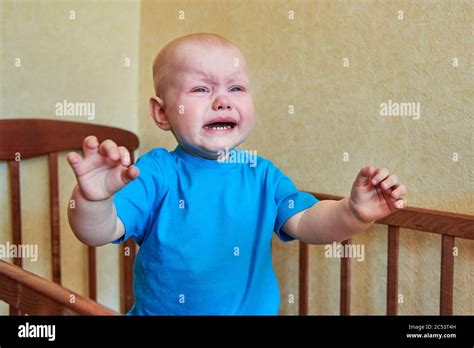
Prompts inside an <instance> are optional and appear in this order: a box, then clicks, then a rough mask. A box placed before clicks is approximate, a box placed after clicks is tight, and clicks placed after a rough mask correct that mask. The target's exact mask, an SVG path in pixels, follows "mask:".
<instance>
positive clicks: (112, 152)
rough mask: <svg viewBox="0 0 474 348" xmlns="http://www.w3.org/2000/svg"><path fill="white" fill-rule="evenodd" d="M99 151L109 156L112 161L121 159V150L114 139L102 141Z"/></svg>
mask: <svg viewBox="0 0 474 348" xmlns="http://www.w3.org/2000/svg"><path fill="white" fill-rule="evenodd" d="M99 153H100V154H101V155H104V156H108V157H109V158H110V159H111V160H112V161H118V160H119V159H120V152H119V150H118V148H117V144H115V143H114V142H113V141H112V140H110V139H107V140H104V141H103V142H102V144H100V146H99Z"/></svg>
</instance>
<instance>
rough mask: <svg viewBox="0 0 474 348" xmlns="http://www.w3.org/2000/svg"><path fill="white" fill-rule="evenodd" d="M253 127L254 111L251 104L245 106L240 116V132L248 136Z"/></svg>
mask: <svg viewBox="0 0 474 348" xmlns="http://www.w3.org/2000/svg"><path fill="white" fill-rule="evenodd" d="M254 125H255V110H254V108H253V104H250V105H248V106H247V108H246V109H245V110H244V112H243V115H242V132H243V133H245V134H249V133H250V132H251V131H252V129H253V127H254Z"/></svg>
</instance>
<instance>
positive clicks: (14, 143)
mask: <svg viewBox="0 0 474 348" xmlns="http://www.w3.org/2000/svg"><path fill="white" fill-rule="evenodd" d="M91 134H93V135H96V136H97V137H98V139H99V141H103V140H105V139H112V140H113V141H115V142H116V143H117V144H121V145H123V146H125V147H126V148H128V150H129V151H130V154H131V157H132V158H131V159H132V162H133V151H134V150H136V149H137V148H138V145H139V141H138V137H137V136H136V135H135V134H133V133H131V132H128V131H125V130H122V129H118V128H113V127H106V126H98V125H91V124H86V123H79V122H66V121H55V120H39V119H22V120H21V119H14V120H13V119H9V120H0V161H8V170H9V177H10V202H11V216H12V244H15V245H21V243H22V234H21V209H20V207H21V202H20V180H19V178H20V163H21V160H25V159H28V158H32V157H37V156H48V167H49V184H50V187H49V189H50V191H49V192H50V219H51V231H50V233H51V243H52V248H51V250H52V257H51V260H52V263H51V268H52V274H53V281H48V280H46V279H43V278H41V277H39V276H37V275H34V274H32V273H30V272H27V271H25V270H23V269H22V260H21V258H14V259H13V264H10V263H7V262H5V261H2V260H0V300H2V301H4V302H6V303H8V304H9V306H10V315H26V314H29V315H118V314H120V313H117V312H115V311H113V310H111V309H109V308H107V307H105V306H102V305H100V304H99V303H97V302H96V300H97V288H96V287H97V281H96V277H97V274H96V252H95V248H94V247H89V248H88V263H89V266H88V271H89V273H88V278H89V289H88V290H89V298H86V297H83V296H81V295H79V294H76V293H74V292H72V291H71V290H68V289H66V288H64V287H62V286H61V269H60V238H59V189H58V185H59V183H58V152H60V151H66V150H81V149H82V142H83V139H84V138H85V137H86V136H88V135H91ZM2 185H3V183H2ZM311 194H313V195H314V196H316V197H317V198H318V199H320V200H324V199H335V200H339V199H341V198H342V197H337V196H332V195H328V194H323V193H311ZM377 223H379V224H383V225H386V226H387V230H388V246H387V247H388V253H387V255H388V260H387V315H397V294H398V289H397V287H398V250H399V229H400V228H409V229H413V230H416V231H421V232H420V233H423V232H425V233H426V232H428V233H437V234H441V235H442V241H441V246H440V247H441V260H440V267H441V283H440V315H452V312H453V276H454V274H453V273H454V257H453V253H452V250H453V247H454V244H455V238H466V239H471V240H472V239H474V216H472V215H465V214H456V213H449V212H444V211H435V210H428V209H421V208H414V207H407V208H405V209H404V210H402V211H398V212H396V213H393V214H391V215H390V216H387V217H386V218H384V219H382V220H380V221H377ZM348 243H350V240H347V241H345V242H343V244H348ZM127 248H128V249H127ZM125 250H127V251H128V252H127V253H125V252H124V251H125ZM135 253H136V246H135V244H134V242H133V241H131V240H129V241H127V242H126V243H123V244H122V245H121V249H120V260H121V264H120V283H121V289H120V303H121V313H122V314H123V313H126V312H127V311H128V310H129V309H130V308H131V306H132V305H133V288H132V285H133V262H134V258H135ZM308 256H309V253H308V245H306V244H304V243H301V242H300V248H299V296H298V299H299V314H300V315H307V314H308V276H309V265H308ZM350 262H351V261H350V259H349V258H341V276H340V284H341V285H340V314H341V315H349V314H350V289H351V274H350Z"/></svg>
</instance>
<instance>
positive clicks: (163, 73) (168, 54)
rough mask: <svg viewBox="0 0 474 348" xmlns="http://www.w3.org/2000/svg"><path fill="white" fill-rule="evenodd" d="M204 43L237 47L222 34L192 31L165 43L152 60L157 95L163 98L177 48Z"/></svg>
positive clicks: (174, 63)
mask: <svg viewBox="0 0 474 348" xmlns="http://www.w3.org/2000/svg"><path fill="white" fill-rule="evenodd" d="M189 43H191V44H193V43H194V44H205V45H208V46H210V47H216V46H221V47H233V48H237V46H235V45H234V44H233V43H232V42H231V41H230V40H228V39H226V38H225V37H223V36H220V35H217V34H211V33H194V34H189V35H185V36H181V37H179V38H177V39H175V40H173V41H170V42H169V43H168V44H166V46H165V47H163V49H162V50H161V51H160V52H159V53H158V55H157V56H156V58H155V60H154V62H153V85H154V87H155V93H156V95H157V96H158V97H160V98H163V93H164V92H165V90H166V87H167V86H168V84H169V83H170V79H171V77H172V76H170V75H171V74H170V72H172V71H173V70H174V68H175V67H176V59H175V54H176V52H177V51H178V48H179V47H181V46H183V45H185V44H189Z"/></svg>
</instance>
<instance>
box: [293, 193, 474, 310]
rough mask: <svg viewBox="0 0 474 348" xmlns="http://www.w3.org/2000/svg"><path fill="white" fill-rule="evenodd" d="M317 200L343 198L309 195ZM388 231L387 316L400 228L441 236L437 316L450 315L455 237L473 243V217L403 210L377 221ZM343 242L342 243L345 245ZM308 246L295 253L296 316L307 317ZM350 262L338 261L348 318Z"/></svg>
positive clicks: (392, 305)
mask: <svg viewBox="0 0 474 348" xmlns="http://www.w3.org/2000/svg"><path fill="white" fill-rule="evenodd" d="M310 193H311V194H312V195H313V196H315V197H316V198H318V199H319V200H325V199H331V200H340V199H342V198H343V197H339V196H333V195H329V194H324V193H312V192H310ZM376 223H378V224H382V225H386V226H387V230H388V253H387V315H397V309H398V308H397V306H398V301H397V297H398V251H399V231H400V228H409V229H413V230H418V231H422V232H429V233H437V234H441V235H442V238H441V261H440V264H441V284H440V306H439V308H440V309H439V312H440V315H452V314H453V277H454V256H453V247H454V243H455V238H465V239H471V240H474V216H472V215H465V214H457V213H449V212H444V211H437V210H429V209H422V208H414V207H406V208H405V209H403V210H400V211H397V212H395V213H393V214H391V215H389V216H387V217H385V218H383V219H381V220H378V221H376ZM349 243H351V240H350V239H349V240H346V241H344V242H342V244H349ZM308 252H309V250H308V245H307V244H305V243H301V242H300V251H299V314H300V315H307V314H308V277H309V265H308V257H309V255H308ZM350 267H351V263H350V259H349V258H347V257H346V258H341V275H340V283H341V287H340V313H341V315H350V297H351V290H350V289H351V272H350Z"/></svg>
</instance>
